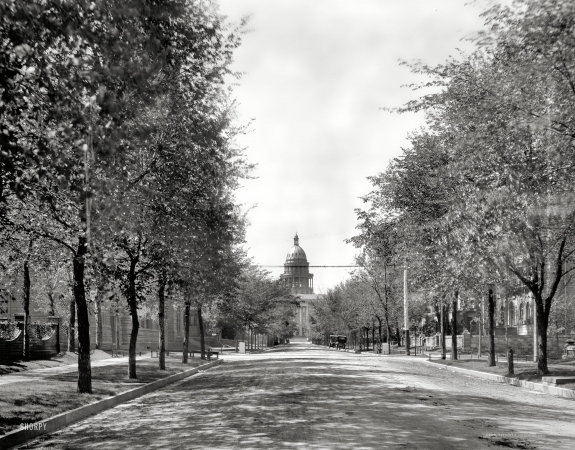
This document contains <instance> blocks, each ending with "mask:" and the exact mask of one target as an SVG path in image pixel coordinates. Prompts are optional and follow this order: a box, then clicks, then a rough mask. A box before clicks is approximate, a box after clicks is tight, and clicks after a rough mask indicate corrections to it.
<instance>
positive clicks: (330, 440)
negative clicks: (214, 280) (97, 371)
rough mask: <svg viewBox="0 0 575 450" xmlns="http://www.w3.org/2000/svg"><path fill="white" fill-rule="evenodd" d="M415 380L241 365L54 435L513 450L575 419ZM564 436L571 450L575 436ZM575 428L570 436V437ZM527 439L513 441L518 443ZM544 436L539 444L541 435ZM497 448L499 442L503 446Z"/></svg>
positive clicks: (359, 371)
mask: <svg viewBox="0 0 575 450" xmlns="http://www.w3.org/2000/svg"><path fill="white" fill-rule="evenodd" d="M405 374H407V375H409V372H407V371H406V372H402V371H394V370H389V371H388V370H382V369H374V370H371V368H370V367H368V368H367V369H366V366H365V363H363V364H362V362H361V361H356V360H355V359H349V360H345V361H334V360H330V359H319V360H318V358H309V357H298V358H290V359H287V360H275V359H269V360H268V359H262V360H261V361H257V362H255V361H241V360H239V361H234V362H231V363H225V364H223V365H220V366H218V368H217V369H215V370H213V371H210V372H206V373H205V374H203V375H201V376H199V377H194V378H190V379H187V380H184V381H183V382H180V383H177V384H176V385H172V386H170V387H168V388H166V389H164V390H161V391H158V392H156V393H154V394H151V395H148V396H145V397H142V398H140V399H139V400H136V401H134V402H131V403H128V404H124V405H120V406H118V407H116V408H114V409H113V410H110V411H108V412H106V413H103V414H101V415H99V416H97V418H95V419H93V420H87V421H84V422H82V423H81V424H78V425H77V426H75V427H73V428H72V429H68V431H66V432H65V433H63V434H62V435H59V436H56V439H55V440H54V441H51V445H56V446H57V445H58V444H61V445H63V446H64V447H63V448H66V444H65V442H66V440H67V438H69V437H70V436H72V435H73V436H74V441H73V442H74V446H75V447H74V448H77V447H78V448H95V447H98V446H101V445H104V446H105V447H121V446H128V447H129V448H133V449H140V448H142V449H143V448H206V449H228V448H242V449H243V448H267V449H275V448H306V449H308V448H309V449H320V448H322V449H323V448H329V449H332V448H333V449H339V448H342V449H343V448H345V449H360V448H424V449H427V448H437V449H451V448H489V446H490V445H497V446H501V445H505V446H508V447H509V446H510V447H512V448H513V447H515V448H533V446H534V445H535V444H534V443H536V444H537V445H538V446H539V443H540V441H541V439H543V438H545V437H546V436H547V435H549V434H551V436H553V433H555V431H554V430H553V427H552V426H550V425H549V424H552V423H553V422H556V423H558V422H562V423H565V422H566V421H568V422H569V421H571V423H573V422H572V421H574V420H575V415H574V414H573V412H572V411H570V412H568V413H567V412H566V411H565V410H561V411H560V410H558V409H554V408H545V407H543V406H541V405H532V404H524V403H521V402H505V403H504V404H502V402H501V400H499V399H496V398H491V397H490V395H489V386H488V385H486V390H485V395H467V394H462V393H460V392H455V393H450V392H449V391H446V390H433V389H423V388H420V387H416V386H414V385H408V384H405V383H402V382H401V379H402V378H404V379H405V377H402V375H405ZM562 429H563V430H564V435H563V436H561V438H562V440H563V441H564V442H569V444H571V445H568V446H565V447H561V445H558V446H555V447H554V448H573V446H574V444H575V442H574V441H572V440H571V439H572V438H573V435H572V434H571V435H569V434H568V432H565V430H566V428H565V427H563V428H562ZM567 429H568V428H567ZM521 433H522V434H523V435H524V436H527V435H529V436H532V437H529V436H527V438H524V437H521V436H520V437H519V438H514V437H510V438H505V437H502V436H514V435H518V434H521ZM533 433H538V436H533ZM498 442H499V443H498Z"/></svg>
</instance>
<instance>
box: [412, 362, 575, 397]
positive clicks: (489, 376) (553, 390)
mask: <svg viewBox="0 0 575 450" xmlns="http://www.w3.org/2000/svg"><path fill="white" fill-rule="evenodd" d="M423 362H425V363H426V364H431V365H434V366H436V367H441V366H443V367H445V368H446V369H448V370H451V371H453V372H460V373H466V374H469V375H473V376H475V377H477V378H484V379H486V380H492V381H498V382H499V383H507V384H509V385H511V386H517V387H522V388H527V389H531V390H532V391H539V392H543V393H545V394H551V395H555V396H557V397H562V398H568V399H571V400H575V390H573V389H563V388H558V387H554V386H547V385H545V384H542V383H536V382H533V381H524V380H518V379H517V378H510V377H506V376H503V375H497V374H495V373H488V372H478V371H477V370H470V369H462V368H461V367H452V366H446V365H445V364H438V363H434V362H433V361H426V360H424V361H423Z"/></svg>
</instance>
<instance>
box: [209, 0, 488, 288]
mask: <svg viewBox="0 0 575 450" xmlns="http://www.w3.org/2000/svg"><path fill="white" fill-rule="evenodd" d="M469 3H471V4H469ZM219 4H220V12H221V13H222V14H224V15H226V16H228V20H230V21H232V22H238V21H239V19H240V18H241V17H243V16H246V15H250V16H251V19H250V22H249V26H248V28H249V29H250V30H251V32H250V33H249V34H247V35H245V36H244V39H243V44H242V46H241V47H240V48H239V49H238V50H237V52H236V56H235V65H234V69H235V70H237V71H241V72H244V73H245V75H244V76H243V78H242V79H241V81H240V82H239V85H238V86H237V87H236V89H235V91H234V92H235V97H236V98H237V101H238V102H239V104H240V105H239V108H238V121H239V123H247V122H248V121H249V120H250V119H254V121H253V125H252V127H251V130H252V131H251V132H250V133H249V134H248V135H246V136H243V137H241V139H239V142H240V143H241V145H242V146H245V147H247V156H248V158H249V159H250V161H251V162H253V163H256V164H257V168H256V170H255V171H254V173H253V175H254V176H255V177H257V178H256V179H253V180H247V181H245V182H244V183H243V187H242V189H241V190H240V191H239V192H238V195H237V197H238V200H239V201H240V202H241V203H242V204H244V205H245V207H246V208H248V207H250V206H254V205H256V207H255V208H253V209H252V210H251V211H250V213H249V216H248V217H249V220H250V222H251V224H250V226H249V228H248V231H247V248H248V249H249V255H250V256H252V257H253V258H254V262H255V263H256V264H261V265H265V266H270V265H282V264H283V263H284V261H285V256H286V253H287V252H288V250H289V249H290V247H291V246H292V245H293V236H294V234H295V232H296V231H297V233H298V235H299V237H300V245H301V247H302V248H303V249H304V250H305V252H306V254H307V257H308V261H309V263H310V265H347V264H353V257H354V255H355V254H356V253H357V250H356V249H355V248H353V247H352V246H351V245H348V244H345V243H344V239H345V238H349V237H351V236H353V235H354V234H355V226H356V224H357V220H356V215H355V213H354V209H355V208H361V207H362V201H361V200H360V199H359V197H361V196H363V195H365V194H367V193H368V192H369V191H370V189H371V185H370V183H369V181H368V180H367V179H366V178H367V177H368V176H370V175H375V174H377V173H379V172H382V171H384V170H385V168H386V166H387V164H388V162H389V161H390V159H392V158H394V157H396V156H398V155H399V154H400V152H401V147H402V146H403V147H405V146H406V145H407V141H406V137H407V134H408V133H409V132H411V131H414V130H416V129H417V128H419V127H420V126H422V125H423V117H422V116H421V115H397V114H391V113H388V112H385V111H382V110H381V108H383V107H395V106H400V105H402V104H403V103H404V102H406V101H407V100H409V99H412V98H415V96H416V94H415V93H413V92H412V91H410V90H409V89H408V88H402V87H401V86H402V85H404V84H406V83H412V82H417V81H422V78H418V77H416V76H414V75H412V74H411V73H410V71H409V69H408V68H406V67H404V66H400V65H399V60H406V61H414V60H422V61H424V62H426V63H429V64H438V63H441V62H443V61H445V60H446V58H448V57H449V56H457V55H458V50H457V49H463V50H466V51H469V50H471V49H472V47H471V44H470V43H469V42H467V41H465V40H464V39H465V38H466V37H468V36H470V35H472V34H473V33H474V32H476V31H478V30H480V29H481V27H482V26H483V20H482V18H481V17H480V16H479V14H480V13H481V12H482V11H483V9H484V8H485V6H486V4H487V3H486V1H478V2H467V1H465V0H441V1H439V0H437V1H436V0H412V1H405V0H353V1H352V0H346V1H338V0H219ZM268 269H269V270H270V271H271V272H272V273H273V274H275V275H279V274H280V273H282V271H283V269H281V268H271V267H268ZM310 271H311V272H312V273H314V274H315V277H314V285H315V291H316V293H317V292H324V291H325V290H326V289H327V288H329V287H331V286H334V285H336V284H337V283H339V282H340V281H342V280H343V279H345V278H347V277H348V276H349V275H348V273H347V270H346V269H321V268H312V269H310Z"/></svg>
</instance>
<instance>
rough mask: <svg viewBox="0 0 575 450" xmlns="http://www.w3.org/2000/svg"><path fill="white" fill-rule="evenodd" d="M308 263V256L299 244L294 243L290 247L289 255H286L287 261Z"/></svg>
mask: <svg viewBox="0 0 575 450" xmlns="http://www.w3.org/2000/svg"><path fill="white" fill-rule="evenodd" d="M296 262H297V263H299V262H301V263H307V256H306V255H305V252H304V251H303V248H301V247H300V246H299V245H294V246H293V247H292V248H290V250H289V252H288V254H287V256H286V263H296Z"/></svg>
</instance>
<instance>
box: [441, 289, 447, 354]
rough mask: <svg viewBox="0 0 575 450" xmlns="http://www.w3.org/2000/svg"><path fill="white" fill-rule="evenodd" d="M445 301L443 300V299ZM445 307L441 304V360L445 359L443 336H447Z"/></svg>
mask: <svg viewBox="0 0 575 450" xmlns="http://www.w3.org/2000/svg"><path fill="white" fill-rule="evenodd" d="M444 299H445V298H444ZM446 308H447V306H446V305H444V304H443V302H442V303H441V359H445V354H446V348H445V347H446V346H445V337H446V336H445V335H446V334H447V311H446Z"/></svg>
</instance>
